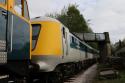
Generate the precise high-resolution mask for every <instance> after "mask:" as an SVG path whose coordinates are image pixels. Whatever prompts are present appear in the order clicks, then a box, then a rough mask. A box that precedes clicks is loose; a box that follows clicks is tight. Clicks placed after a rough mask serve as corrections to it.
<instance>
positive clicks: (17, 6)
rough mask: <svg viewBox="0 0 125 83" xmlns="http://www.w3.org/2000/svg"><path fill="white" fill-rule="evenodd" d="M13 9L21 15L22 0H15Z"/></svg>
mask: <svg viewBox="0 0 125 83" xmlns="http://www.w3.org/2000/svg"><path fill="white" fill-rule="evenodd" d="M14 9H15V11H16V12H17V13H18V14H19V15H22V0H15V6H14Z"/></svg>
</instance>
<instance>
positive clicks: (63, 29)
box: [62, 27, 68, 57]
mask: <svg viewBox="0 0 125 83" xmlns="http://www.w3.org/2000/svg"><path fill="white" fill-rule="evenodd" d="M62 34H63V57H65V56H67V55H68V39H67V38H68V36H67V32H66V29H65V28H64V27H63V28H62Z"/></svg>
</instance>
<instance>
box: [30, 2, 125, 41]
mask: <svg viewBox="0 0 125 83" xmlns="http://www.w3.org/2000/svg"><path fill="white" fill-rule="evenodd" d="M28 4H29V10H30V17H31V18H33V17H36V16H44V15H45V14H47V13H54V12H60V11H61V9H62V8H63V7H64V6H67V5H69V4H77V5H79V7H78V8H79V10H80V11H81V14H83V16H84V17H85V18H86V20H88V19H90V20H91V21H89V26H90V27H91V28H92V29H93V31H94V32H97V33H102V32H109V33H110V38H111V41H112V42H113V43H114V42H116V41H118V40H119V39H121V40H122V39H123V38H125V0H28Z"/></svg>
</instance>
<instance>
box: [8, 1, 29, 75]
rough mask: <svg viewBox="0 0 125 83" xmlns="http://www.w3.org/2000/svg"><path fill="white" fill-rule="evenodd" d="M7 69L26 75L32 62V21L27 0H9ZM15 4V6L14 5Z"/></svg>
mask: <svg viewBox="0 0 125 83" xmlns="http://www.w3.org/2000/svg"><path fill="white" fill-rule="evenodd" d="M8 3H9V5H11V6H10V7H9V11H8V18H7V19H8V20H7V62H8V64H7V67H8V69H9V70H10V71H13V72H15V73H18V74H21V75H24V73H27V72H26V71H25V70H26V69H27V68H28V66H27V64H28V63H29V60H30V57H31V56H30V41H31V40H30V38H31V36H30V29H31V28H30V26H31V25H30V21H29V12H28V7H27V2H26V0H8ZM12 3H13V4H12Z"/></svg>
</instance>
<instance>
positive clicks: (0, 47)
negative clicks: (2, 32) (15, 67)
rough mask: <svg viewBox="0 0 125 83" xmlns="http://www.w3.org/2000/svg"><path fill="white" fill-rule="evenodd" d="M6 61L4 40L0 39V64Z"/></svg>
mask: <svg viewBox="0 0 125 83" xmlns="http://www.w3.org/2000/svg"><path fill="white" fill-rule="evenodd" d="M4 63H7V52H6V42H5V41H2V40H0V64H4Z"/></svg>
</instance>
